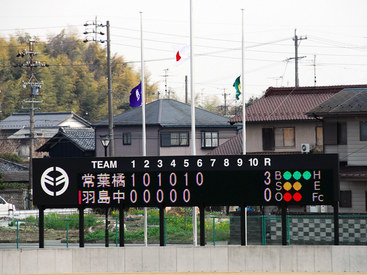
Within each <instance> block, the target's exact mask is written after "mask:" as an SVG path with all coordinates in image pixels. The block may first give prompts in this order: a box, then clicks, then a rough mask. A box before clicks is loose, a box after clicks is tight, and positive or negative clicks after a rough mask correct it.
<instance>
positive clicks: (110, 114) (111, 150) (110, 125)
mask: <svg viewBox="0 0 367 275" xmlns="http://www.w3.org/2000/svg"><path fill="white" fill-rule="evenodd" d="M89 25H93V26H95V28H94V30H93V31H88V30H86V31H85V32H83V34H85V35H87V34H90V33H94V34H95V37H94V38H92V39H90V40H89V39H88V37H87V38H86V39H85V40H83V42H84V43H87V42H89V41H94V42H96V43H97V42H99V43H104V42H107V79H108V92H107V97H108V129H109V139H110V145H109V153H110V157H113V156H114V155H115V146H114V137H113V101H112V74H111V47H110V44H111V39H110V21H107V22H106V25H103V24H98V23H97V17H96V19H95V21H92V23H88V22H86V23H85V24H84V26H85V27H87V26H89ZM98 27H106V29H107V40H102V39H100V40H98V39H97V34H100V35H104V33H103V32H98V30H97V28H98Z"/></svg>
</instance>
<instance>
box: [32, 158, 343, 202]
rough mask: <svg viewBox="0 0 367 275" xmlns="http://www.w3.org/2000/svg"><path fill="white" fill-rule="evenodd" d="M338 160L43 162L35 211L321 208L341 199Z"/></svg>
mask: <svg viewBox="0 0 367 275" xmlns="http://www.w3.org/2000/svg"><path fill="white" fill-rule="evenodd" d="M338 167H339V159H338V155H336V154H302V155H230V156H162V157H108V158H44V159H34V160H33V200H34V204H35V205H45V206H71V207H77V206H80V205H82V206H84V207H90V208H100V207H118V206H119V205H124V206H127V207H134V206H136V207H145V206H147V207H151V206H152V207H157V206H160V205H162V206H197V205H201V204H204V205H240V204H243V203H245V204H247V205H279V204H284V203H287V204H292V205H314V204H333V203H335V202H337V201H338V200H339V168H338Z"/></svg>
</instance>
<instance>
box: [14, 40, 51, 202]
mask: <svg viewBox="0 0 367 275" xmlns="http://www.w3.org/2000/svg"><path fill="white" fill-rule="evenodd" d="M34 45H35V41H29V48H28V51H27V50H24V51H23V52H21V53H18V54H17V57H24V56H26V55H28V56H29V60H28V61H27V62H26V63H25V64H17V65H15V67H29V68H30V75H31V77H30V79H29V80H28V82H23V88H26V87H27V85H30V87H31V89H30V94H29V100H24V101H23V102H24V103H30V104H31V106H30V107H23V108H22V109H29V110H30V126H29V132H30V133H29V185H28V190H27V193H28V194H27V209H31V201H32V190H33V151H34V149H33V142H34V110H35V109H39V108H38V107H34V104H36V103H41V102H42V101H37V100H35V99H36V97H37V96H41V95H40V93H39V90H40V89H41V87H42V85H43V82H39V81H38V80H37V78H36V76H35V75H34V68H35V67H48V65H47V64H42V63H41V62H39V61H34V57H35V56H36V55H38V54H39V53H38V52H35V51H34Z"/></svg>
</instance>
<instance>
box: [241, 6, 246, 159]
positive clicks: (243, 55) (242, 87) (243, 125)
mask: <svg viewBox="0 0 367 275" xmlns="http://www.w3.org/2000/svg"><path fill="white" fill-rule="evenodd" d="M243 11H244V10H243V9H242V81H241V82H242V83H241V93H242V146H243V147H242V154H243V155H246V107H245V106H246V103H245V34H244V26H243V25H244V15H243Z"/></svg>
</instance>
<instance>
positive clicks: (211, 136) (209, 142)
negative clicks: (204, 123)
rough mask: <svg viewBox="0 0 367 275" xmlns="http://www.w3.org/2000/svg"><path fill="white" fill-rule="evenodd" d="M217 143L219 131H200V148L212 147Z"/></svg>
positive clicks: (216, 145)
mask: <svg viewBox="0 0 367 275" xmlns="http://www.w3.org/2000/svg"><path fill="white" fill-rule="evenodd" d="M218 145H219V132H217V131H215V132H209V131H208V132H207V131H202V132H201V148H214V147H218Z"/></svg>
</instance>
